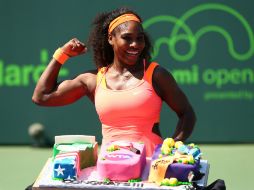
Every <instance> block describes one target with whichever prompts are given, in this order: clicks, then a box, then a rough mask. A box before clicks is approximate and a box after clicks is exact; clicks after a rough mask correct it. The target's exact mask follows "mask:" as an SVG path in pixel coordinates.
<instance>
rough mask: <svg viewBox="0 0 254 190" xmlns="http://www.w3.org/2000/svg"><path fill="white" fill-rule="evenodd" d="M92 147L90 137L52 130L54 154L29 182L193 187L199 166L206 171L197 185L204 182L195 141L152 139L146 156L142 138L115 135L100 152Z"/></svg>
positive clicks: (178, 189) (49, 185) (71, 185)
mask: <svg viewBox="0 0 254 190" xmlns="http://www.w3.org/2000/svg"><path fill="white" fill-rule="evenodd" d="M97 151H98V150H97V142H96V141H95V137H91V136H82V135H74V136H72V135H71V136H68V135H67V136H57V137H56V138H55V145H54V148H53V157H52V158H50V159H49V160H48V162H47V164H46V165H45V167H44V169H43V170H42V173H41V174H40V176H39V177H38V179H37V180H36V182H35V184H34V187H35V188H37V187H42V188H52V189H53V188H56V189H61V188H62V189H112V188H113V189H114V188H117V189H133V190H139V189H149V190H157V189H175V190H187V189H191V188H192V187H193V184H192V178H193V176H195V175H196V173H198V172H202V173H204V174H206V177H202V178H200V180H199V182H198V181H196V183H197V184H198V185H201V186H204V185H206V183H207V176H208V170H209V165H208V163H207V161H206V164H205V165H204V160H200V158H201V152H200V149H199V148H198V146H196V145H194V144H187V145H185V144H184V143H183V142H181V141H177V142H175V141H174V140H173V139H172V138H166V139H165V140H164V141H163V144H159V145H157V147H156V148H155V151H154V153H153V155H152V157H151V158H150V157H149V158H147V157H146V152H145V144H144V143H142V142H127V141H114V142H110V143H107V144H104V145H103V146H102V147H101V150H100V154H99V156H97ZM200 165H202V167H201V168H200ZM199 174H200V173H199ZM200 176H202V175H200ZM195 180H196V178H195ZM161 186H164V187H161ZM167 186H169V187H167ZM171 186H177V187H171Z"/></svg>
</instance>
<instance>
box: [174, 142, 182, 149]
mask: <svg viewBox="0 0 254 190" xmlns="http://www.w3.org/2000/svg"><path fill="white" fill-rule="evenodd" d="M182 145H183V142H182V141H176V142H175V148H179V147H180V146H182Z"/></svg>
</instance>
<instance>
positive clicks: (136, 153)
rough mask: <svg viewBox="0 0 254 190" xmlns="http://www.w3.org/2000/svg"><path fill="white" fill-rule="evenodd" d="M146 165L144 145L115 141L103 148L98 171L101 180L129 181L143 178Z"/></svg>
mask: <svg viewBox="0 0 254 190" xmlns="http://www.w3.org/2000/svg"><path fill="white" fill-rule="evenodd" d="M145 163H146V154H145V145H144V144H143V143H139V142H126V141H114V142H111V143H107V144H106V145H104V146H102V147H101V152H100V156H99V157H98V160H97V171H98V174H99V176H100V177H101V178H107V179H110V180H112V181H128V180H130V179H136V178H140V177H141V174H142V170H143V168H144V166H145Z"/></svg>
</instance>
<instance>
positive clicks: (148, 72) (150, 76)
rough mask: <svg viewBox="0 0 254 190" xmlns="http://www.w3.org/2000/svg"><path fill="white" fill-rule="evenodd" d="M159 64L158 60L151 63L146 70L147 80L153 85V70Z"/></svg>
mask: <svg viewBox="0 0 254 190" xmlns="http://www.w3.org/2000/svg"><path fill="white" fill-rule="evenodd" d="M158 65H159V64H158V63H156V62H152V63H150V65H149V67H148V68H147V70H146V72H145V77H146V80H147V82H148V83H149V84H151V85H153V71H154V69H155V68H156V67H157V66H158Z"/></svg>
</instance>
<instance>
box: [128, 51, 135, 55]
mask: <svg viewBox="0 0 254 190" xmlns="http://www.w3.org/2000/svg"><path fill="white" fill-rule="evenodd" d="M127 53H128V54H132V55H137V54H138V51H127Z"/></svg>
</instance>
